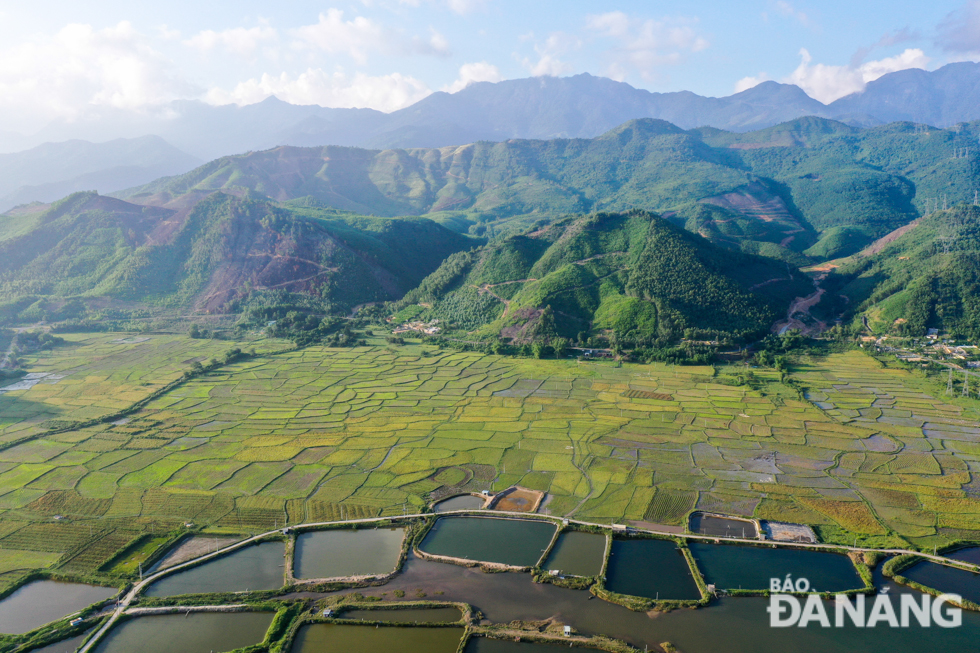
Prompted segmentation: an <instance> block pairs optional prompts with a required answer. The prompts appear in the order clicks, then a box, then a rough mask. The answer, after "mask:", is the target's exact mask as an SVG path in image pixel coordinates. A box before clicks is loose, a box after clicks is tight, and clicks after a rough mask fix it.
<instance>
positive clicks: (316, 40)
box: [0, 0, 980, 132]
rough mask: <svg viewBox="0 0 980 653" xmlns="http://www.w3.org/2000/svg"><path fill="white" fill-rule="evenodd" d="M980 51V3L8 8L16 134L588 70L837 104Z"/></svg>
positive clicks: (383, 2) (2, 29)
mask: <svg viewBox="0 0 980 653" xmlns="http://www.w3.org/2000/svg"><path fill="white" fill-rule="evenodd" d="M962 60H978V61H980V0H972V1H970V2H965V3H964V2H956V1H953V2H948V1H944V0H939V1H937V2H924V1H923V0H889V1H887V2H886V1H879V0H864V1H861V0H848V1H846V2H845V1H842V0H821V1H820V2H817V1H809V0H742V1H739V2H733V1H732V0H703V1H700V2H660V1H656V0H633V1H631V0H625V1H622V2H595V1H592V2H584V1H579V0H561V1H558V0H523V1H517V0H351V1H349V2H331V1H330V0H327V1H325V2H317V3H314V2H307V1H305V0H290V1H288V2H282V3H272V2H268V1H267V0H266V1H263V2H256V1H254V0H235V1H234V2H227V1H224V0H206V1H201V0H197V1H194V2H191V1H189V0H167V1H166V2H159V1H154V2H152V3H151V2H140V1H139V0H137V1H136V2H133V1H132V0H126V1H122V0H100V1H99V2H91V1H86V0H34V1H31V2H23V1H21V2H16V3H15V2H10V1H5V2H2V3H0V121H2V122H0V130H8V131H22V132H23V131H33V130H36V129H38V128H40V127H41V126H43V125H44V124H45V123H47V122H49V121H51V120H73V119H77V118H78V117H80V116H83V115H84V114H85V113H86V112H92V111H99V110H100V109H104V108H106V107H114V108H121V109H126V110H135V111H152V110H155V109H154V108H155V107H159V105H161V104H162V103H166V102H168V101H170V100H174V99H200V100H204V101H207V102H211V103H222V104H223V103H229V102H236V103H239V104H247V103H252V102H257V101H260V100H262V99H264V98H266V97H268V96H269V95H273V94H274V95H277V96H278V97H279V98H281V99H283V100H286V101H288V102H293V103H297V104H320V105H323V106H335V107H372V108H376V109H381V110H383V111H391V110H394V109H398V108H401V107H404V106H407V105H409V104H411V103H412V102H415V101H417V100H419V99H421V98H422V97H425V96H426V95H427V94H429V93H431V92H433V91H438V90H448V91H454V90H458V89H460V88H462V87H463V86H465V84H466V83H467V82H469V81H473V80H477V81H483V80H486V81H497V80H501V79H514V78H520V77H528V76H532V75H562V76H564V75H573V74H577V73H583V72H588V73H592V74H594V75H603V76H608V77H612V78H614V79H618V80H622V81H625V82H628V83H630V84H632V85H633V86H636V87H640V88H645V89H648V90H651V91H677V90H690V91H694V92H696V93H699V94H702V95H713V96H719V95H729V94H731V93H733V92H735V91H736V90H743V89H745V88H748V87H750V86H752V85H753V84H755V83H758V81H761V80H764V79H774V80H777V81H785V82H791V83H796V84H799V85H800V86H801V87H802V88H803V89H804V90H805V91H807V92H808V93H809V94H810V95H811V96H813V97H815V98H817V99H819V100H822V101H824V102H829V101H831V100H834V99H836V98H837V97H840V96H842V95H845V94H847V93H851V92H855V91H860V90H861V89H862V88H863V87H864V85H865V84H866V83H867V82H868V81H870V80H872V79H875V78H877V77H879V76H881V75H882V74H885V73H887V72H892V71H894V70H900V69H903V68H911V67H917V68H926V69H929V70H932V69H935V68H938V67H940V66H942V65H944V64H946V63H949V62H951V61H962Z"/></svg>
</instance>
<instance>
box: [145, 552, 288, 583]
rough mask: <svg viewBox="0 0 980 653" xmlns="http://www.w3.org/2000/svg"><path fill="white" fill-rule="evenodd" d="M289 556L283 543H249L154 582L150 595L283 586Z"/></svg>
mask: <svg viewBox="0 0 980 653" xmlns="http://www.w3.org/2000/svg"><path fill="white" fill-rule="evenodd" d="M285 555H286V545H285V544H284V543H282V542H265V543H263V544H258V545H249V546H245V547H243V548H241V549H238V550H237V551H234V552H232V553H229V554H227V555H224V556H221V557H220V558H216V559H214V560H211V561H209V562H205V563H204V564H201V565H198V566H197V567H191V568H190V569H188V570H186V571H178V572H174V574H173V575H171V576H166V577H164V578H162V579H160V580H158V581H157V582H155V583H153V584H152V585H150V587H149V588H148V589H147V590H146V595H147V596H176V595H178V594H204V593H207V592H242V591H244V590H274V589H279V588H280V587H282V586H283V585H284V584H285V575H284V568H285V565H286V563H285Z"/></svg>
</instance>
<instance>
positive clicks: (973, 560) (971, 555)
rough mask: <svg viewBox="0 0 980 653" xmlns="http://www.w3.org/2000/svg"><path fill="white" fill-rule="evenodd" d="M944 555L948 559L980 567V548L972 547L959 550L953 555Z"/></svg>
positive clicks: (952, 553)
mask: <svg viewBox="0 0 980 653" xmlns="http://www.w3.org/2000/svg"><path fill="white" fill-rule="evenodd" d="M943 555H944V556H946V557H947V558H952V559H953V560H962V561H963V562H969V563H970V564H971V565H980V546H971V547H967V548H965V549H958V550H956V551H953V552H951V553H944V554H943Z"/></svg>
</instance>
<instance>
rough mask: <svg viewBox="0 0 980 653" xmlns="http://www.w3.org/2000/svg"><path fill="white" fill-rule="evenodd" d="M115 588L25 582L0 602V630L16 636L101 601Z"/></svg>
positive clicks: (50, 581) (49, 582)
mask: <svg viewBox="0 0 980 653" xmlns="http://www.w3.org/2000/svg"><path fill="white" fill-rule="evenodd" d="M118 591H119V590H117V589H116V588H115V587H99V586H97V585H84V584H82V583H61V582H58V581H53V580H40V581H35V582H33V583H28V584H27V585H24V586H23V587H21V588H19V589H17V590H15V591H14V592H13V594H11V595H10V596H8V597H7V598H5V599H3V600H2V601H0V633H6V634H9V635H19V634H21V633H26V632H27V631H29V630H34V629H35V628H37V627H38V626H43V625H44V624H46V623H48V622H49V621H55V620H56V619H61V618H62V617H66V616H68V615H70V614H72V613H74V612H78V611H79V610H81V609H82V608H86V607H88V606H89V605H91V604H93V603H96V602H97V601H103V600H105V599H107V598H109V597H110V596H114V595H115V594H116V592H118Z"/></svg>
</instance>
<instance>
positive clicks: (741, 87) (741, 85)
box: [735, 73, 772, 93]
mask: <svg viewBox="0 0 980 653" xmlns="http://www.w3.org/2000/svg"><path fill="white" fill-rule="evenodd" d="M771 79H772V78H771V77H769V75H768V74H767V73H759V74H758V75H756V76H755V77H751V76H750V77H743V78H742V79H740V80H738V81H737V82H735V92H736V93H741V92H742V91H747V90H749V89H750V88H755V87H756V86H758V85H759V84H761V83H762V82H768V81H769V80H771Z"/></svg>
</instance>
